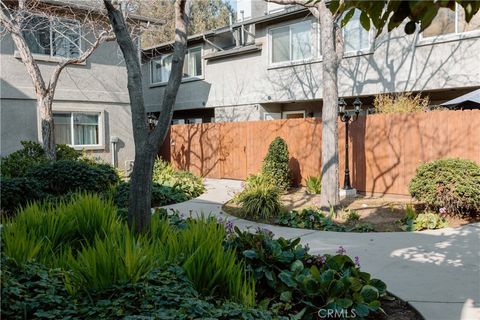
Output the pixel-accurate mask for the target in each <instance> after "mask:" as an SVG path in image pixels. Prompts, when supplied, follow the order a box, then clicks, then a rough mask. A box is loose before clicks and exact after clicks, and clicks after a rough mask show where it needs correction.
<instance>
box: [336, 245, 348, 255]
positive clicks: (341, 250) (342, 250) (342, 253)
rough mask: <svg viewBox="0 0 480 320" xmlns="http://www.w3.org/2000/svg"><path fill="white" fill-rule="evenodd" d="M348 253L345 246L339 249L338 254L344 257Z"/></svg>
mask: <svg viewBox="0 0 480 320" xmlns="http://www.w3.org/2000/svg"><path fill="white" fill-rule="evenodd" d="M346 252H347V250H345V248H344V247H343V246H340V247H338V250H337V254H340V255H344V254H345V253H346Z"/></svg>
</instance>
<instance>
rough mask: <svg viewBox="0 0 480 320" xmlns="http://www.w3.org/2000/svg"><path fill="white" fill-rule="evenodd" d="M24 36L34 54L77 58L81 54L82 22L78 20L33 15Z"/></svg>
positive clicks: (26, 26) (25, 28) (27, 22)
mask: <svg viewBox="0 0 480 320" xmlns="http://www.w3.org/2000/svg"><path fill="white" fill-rule="evenodd" d="M23 36H24V37H25V40H26V42H27V45H28V47H29V48H30V51H31V52H32V53H33V54H43V55H49V56H52V57H64V58H75V57H78V56H80V51H81V50H80V24H79V23H78V22H77V21H73V20H66V19H55V20H53V21H50V20H49V19H48V18H46V17H39V16H32V17H31V18H30V19H28V21H26V23H25V25H24V27H23Z"/></svg>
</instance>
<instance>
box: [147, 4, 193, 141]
mask: <svg viewBox="0 0 480 320" xmlns="http://www.w3.org/2000/svg"><path fill="white" fill-rule="evenodd" d="M190 8H191V5H190V1H189V0H186V1H177V2H176V3H175V26H176V28H175V44H174V46H173V47H174V51H173V59H172V69H171V70H172V71H171V73H170V77H169V79H168V84H167V87H166V89H165V94H164V96H163V102H162V111H161V112H162V113H163V114H164V115H165V116H162V117H161V118H160V119H159V121H158V123H157V126H156V128H155V130H154V131H153V132H152V134H151V135H150V143H157V144H158V142H161V141H163V140H164V139H165V136H166V134H167V129H168V127H169V126H170V123H171V122H172V117H173V106H174V105H175V99H176V96H177V92H178V88H179V87H180V82H181V81H182V76H183V62H184V59H185V53H186V50H187V28H188V23H189V17H190ZM158 147H160V144H158Z"/></svg>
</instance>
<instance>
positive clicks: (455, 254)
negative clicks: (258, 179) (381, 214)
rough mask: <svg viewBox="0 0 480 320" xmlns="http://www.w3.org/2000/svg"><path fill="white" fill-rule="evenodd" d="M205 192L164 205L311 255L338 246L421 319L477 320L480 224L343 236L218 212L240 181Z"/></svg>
mask: <svg viewBox="0 0 480 320" xmlns="http://www.w3.org/2000/svg"><path fill="white" fill-rule="evenodd" d="M205 186H206V188H207V192H206V193H204V194H203V195H201V196H200V197H198V198H196V199H192V200H190V201H186V202H183V203H179V204H175V205H171V206H167V207H165V208H171V209H176V210H179V211H180V212H181V213H183V214H190V213H191V214H193V215H198V214H201V213H202V212H203V213H204V214H206V215H208V214H211V215H214V216H216V217H222V218H227V219H228V220H231V221H232V222H233V223H234V225H237V226H238V227H240V228H254V229H255V228H257V227H261V228H267V229H269V230H271V231H273V232H274V233H275V235H276V236H278V237H284V238H296V237H301V239H302V243H304V244H308V246H309V247H310V252H311V253H334V252H335V251H336V250H337V249H338V247H339V246H343V247H344V248H345V249H346V250H347V254H349V255H350V256H359V257H360V263H361V267H362V270H365V271H366V272H369V273H371V274H372V275H373V276H374V277H376V278H380V279H382V280H383V281H385V282H386V283H387V287H388V290H389V291H390V292H392V293H393V294H395V295H397V296H399V297H400V298H401V299H403V300H405V301H408V302H410V303H411V304H412V305H413V306H414V307H415V308H416V309H417V310H418V311H419V312H420V313H421V314H422V315H423V316H424V317H425V319H427V320H430V319H432V320H480V308H479V305H478V303H479V302H480V223H476V224H470V225H467V226H463V227H460V228H455V229H453V228H448V229H442V230H432V231H422V232H389V233H381V232H378V233H346V232H326V231H313V230H307V229H295V228H286V227H279V226H272V225H265V224H259V223H255V222H251V221H247V220H243V219H239V218H237V217H233V216H230V215H228V214H225V213H223V212H222V210H221V208H222V204H223V203H225V202H227V201H228V200H230V199H231V198H232V197H233V195H234V194H235V193H236V192H238V191H240V190H241V189H242V183H241V181H234V180H214V179H206V180H205Z"/></svg>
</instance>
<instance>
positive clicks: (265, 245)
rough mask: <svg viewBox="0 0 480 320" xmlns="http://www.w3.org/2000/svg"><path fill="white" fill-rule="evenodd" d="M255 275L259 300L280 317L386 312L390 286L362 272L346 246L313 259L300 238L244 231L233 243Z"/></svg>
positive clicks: (229, 241) (231, 244)
mask: <svg viewBox="0 0 480 320" xmlns="http://www.w3.org/2000/svg"><path fill="white" fill-rule="evenodd" d="M227 245H228V246H229V247H233V248H235V249H236V252H237V254H238V255H239V258H240V259H245V261H246V265H247V267H248V268H249V270H251V272H252V273H253V275H254V278H255V282H256V288H257V300H258V301H259V303H260V305H262V306H264V307H266V308H268V309H269V310H272V311H273V312H274V313H276V314H287V315H290V316H292V317H293V318H294V319H317V317H318V316H317V313H318V311H319V310H320V309H333V310H338V311H340V310H345V311H347V312H348V311H351V310H352V309H355V310H356V312H357V314H358V318H360V319H361V318H364V317H368V316H369V315H372V314H375V313H380V312H381V302H380V301H381V299H382V297H385V296H386V285H385V283H383V282H382V281H381V280H378V279H373V278H371V276H370V274H368V273H365V272H362V271H360V260H359V258H358V257H355V258H354V259H351V258H350V257H348V256H347V255H345V250H344V249H343V248H342V247H340V248H339V250H338V251H337V253H336V254H334V255H311V254H309V253H308V248H307V247H305V246H302V245H300V239H299V238H298V239H294V240H287V239H284V238H279V239H274V238H273V233H272V232H270V231H268V230H265V229H259V230H258V231H257V232H256V233H252V232H248V231H240V230H239V229H238V228H235V235H234V236H231V237H230V238H229V240H227Z"/></svg>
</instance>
